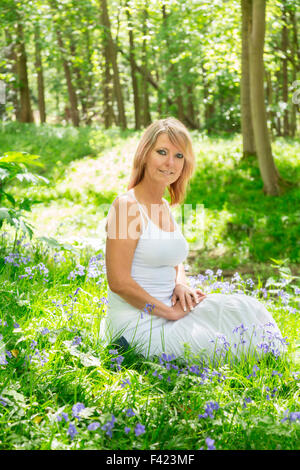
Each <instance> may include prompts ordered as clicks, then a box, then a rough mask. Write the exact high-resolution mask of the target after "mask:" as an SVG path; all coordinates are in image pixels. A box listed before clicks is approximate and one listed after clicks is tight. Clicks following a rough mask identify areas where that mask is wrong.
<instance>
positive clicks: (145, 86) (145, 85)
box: [142, 2, 151, 127]
mask: <svg viewBox="0 0 300 470" xmlns="http://www.w3.org/2000/svg"><path fill="white" fill-rule="evenodd" d="M147 18H148V11H147V2H146V5H145V8H144V11H143V34H144V39H143V47H142V64H143V68H144V71H146V70H147V68H148V61H147V40H146V35H147V23H146V22H147ZM142 90H143V126H144V127H147V126H148V125H149V124H150V123H151V115H150V105H149V92H148V80H147V75H146V73H144V74H143V75H142Z"/></svg>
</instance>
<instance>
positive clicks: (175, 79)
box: [162, 3, 185, 121]
mask: <svg viewBox="0 0 300 470" xmlns="http://www.w3.org/2000/svg"><path fill="white" fill-rule="evenodd" d="M162 15H163V23H164V28H165V34H166V43H167V47H168V49H169V50H171V47H170V45H171V43H170V39H169V29H168V16H169V15H170V13H169V15H168V14H167V11H166V4H165V3H163V5H162ZM168 73H169V74H171V77H172V88H173V96H174V101H175V103H176V107H177V118H178V119H179V120H180V121H184V115H185V113H184V104H183V98H182V94H181V81H180V75H179V71H178V66H177V64H174V63H171V65H170V67H169V72H168Z"/></svg>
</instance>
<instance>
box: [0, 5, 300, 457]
mask: <svg viewBox="0 0 300 470" xmlns="http://www.w3.org/2000/svg"><path fill="white" fill-rule="evenodd" d="M299 6H300V2H299V0H293V1H292V0H285V1H283V0H282V1H280V0H268V1H265V0H241V1H236V0H215V1H208V0H169V1H167V0H118V1H115V0H80V1H75V0H61V1H58V0H48V1H47V0H45V1H39V0H28V1H18V0H2V1H1V4H0V25H1V28H0V119H1V124H0V155H1V156H0V229H1V231H0V237H1V241H0V254H1V256H0V280H1V284H0V327H1V328H2V329H1V333H0V346H1V350H0V379H1V380H0V419H1V423H2V424H3V426H1V431H0V447H1V448H5V449H15V448H18V449H19V448H26V449H40V448H44V449H48V448H49V449H54V448H58V449H60V448H61V449H64V448H67V449H69V448H99V449H100V448H115V449H117V448H128V449H130V448H145V449H149V448H156V449H159V448H169V449H170V448H174V449H176V448H185V449H187V448H193V449H199V446H202V448H203V446H205V448H214V446H215V445H216V447H217V448H219V449H229V448H232V449H237V448H243V449H249V448H252V449H261V448H265V449H280V448H281V449H282V448H283V449H296V448H298V447H299V444H298V443H299V426H298V425H299V423H298V422H297V421H299V419H300V418H299V416H300V414H299V411H298V409H299V386H298V385H299V384H298V381H299V371H298V372H295V370H296V369H297V370H298V369H299V318H298V317H299V301H300V300H299V292H300V289H299V287H300V286H299V262H300V251H299V250H300V209H299V207H300V205H299V204H300V191H299V176H300V157H299V155H300V140H299V132H300V117H299V116H300V114H299V110H300V107H299V106H300V77H299V70H300V48H299ZM170 115H171V116H175V117H177V118H178V119H180V120H181V121H183V122H184V123H185V125H186V126H187V127H188V129H189V130H190V132H191V136H192V139H193V143H194V149H195V154H196V171H195V174H194V176H193V178H192V180H191V182H190V185H189V188H188V192H187V195H186V200H185V202H186V203H188V204H192V205H193V207H195V206H196V205H197V204H201V205H202V207H203V215H204V222H205V224H204V230H203V231H202V233H201V236H202V240H201V241H202V245H201V246H200V247H198V248H197V249H193V242H194V241H195V239H194V238H193V237H194V236H195V234H190V232H188V234H190V236H188V237H187V238H188V241H189V243H190V246H191V247H192V249H191V250H190V253H189V257H188V259H187V262H186V264H185V269H186V272H187V275H188V277H189V281H190V283H191V284H192V285H200V286H201V288H203V289H204V290H205V291H206V292H208V293H209V292H221V293H231V292H244V293H247V294H248V295H253V296H254V297H256V298H258V299H260V300H261V301H263V302H265V303H266V304H267V305H268V308H269V309H270V310H271V311H272V313H273V315H274V318H275V319H276V321H277V322H278V325H279V327H280V329H281V331H283V334H284V336H287V337H288V338H289V341H290V343H289V344H290V346H289V355H288V361H287V362H284V361H283V362H281V360H280V359H278V356H277V355H276V354H275V353H274V351H273V352H272V354H271V356H272V357H271V359H270V357H269V356H268V357H266V358H265V359H264V360H265V362H264V360H262V361H261V362H260V363H259V370H260V372H259V373H257V370H258V369H257V367H258V365H257V363H256V362H255V360H253V361H250V360H249V361H248V362H247V363H244V364H242V365H238V366H236V368H235V367H233V368H232V369H226V367H225V369H226V370H225V369H222V367H221V368H219V369H217V370H215V369H213V368H212V369H210V371H209V372H207V371H206V372H205V371H204V372H203V370H202V371H201V373H200V371H199V369H197V367H198V366H197V367H196V366H195V365H192V366H191V368H189V367H188V368H187V369H185V368H181V369H178V367H177V366H174V368H173V371H172V373H174V377H173V376H172V374H171V372H170V374H171V375H168V374H169V369H170V367H171V366H170V362H171V361H169V362H166V363H165V362H164V360H162V359H161V358H160V363H159V365H158V363H156V362H151V363H150V362H149V363H145V362H144V361H143V360H142V359H141V358H140V357H139V356H137V355H136V354H134V352H132V351H130V352H129V354H126V353H124V355H123V356H122V355H118V356H116V354H117V353H118V350H117V349H109V348H105V347H104V346H103V343H102V342H101V340H100V339H99V332H100V331H101V321H102V319H103V318H104V316H105V311H106V304H107V298H106V294H107V280H106V275H105V263H104V251H105V231H104V225H105V217H106V215H107V210H108V208H109V206H110V204H111V203H112V201H113V200H114V198H115V197H116V196H117V195H118V194H120V193H122V192H125V191H126V188H127V184H128V179H129V174H130V169H131V164H132V159H133V155H134V151H135V149H136V146H137V143H138V140H139V138H140V136H141V134H142V132H143V130H144V128H145V127H146V126H147V125H148V124H149V123H151V122H152V121H153V120H155V119H158V118H161V117H166V116H170ZM176 210H179V211H180V209H178V208H176ZM177 215H179V214H177ZM188 223H190V221H186V224H185V226H186V227H187V226H188ZM191 223H192V222H191ZM196 236H197V235H196ZM297 351H298V352H297ZM269 353H270V351H269ZM297 354H298V355H297ZM120 358H121V359H120ZM118 361H119V362H118ZM122 361H123V362H122ZM268 361H269V362H268ZM270 361H271V362H270ZM272 361H273V362H272ZM121 364H122V366H121ZM270 364H271V365H272V366H273V368H274V370H273V372H274V373H273V372H272V370H271V368H270V367H271V366H270ZM176 367H177V369H176ZM178 370H179V372H178ZM150 371H151V372H153V374H148V372H150ZM176 371H177V372H176ZM177 373H178V374H179V378H176V377H175V374H177ZM203 374H204V375H203ZM228 374H229V379H228V381H227V379H226V377H227V375H228ZM297 374H298V375H297ZM145 375H147V377H145ZM225 376H226V377H225ZM99 377H100V378H99ZM251 377H252V378H251ZM173 379H174V380H173ZM256 381H257V382H256ZM200 385H201V387H200V388H201V393H199V386H200ZM176 390H177V391H176ZM178 390H179V391H180V393H178ZM271 390H272V394H271ZM191 391H192V392H191ZM193 391H194V392H195V394H194V392H193ZM268 391H269V392H270V393H267V392H268ZM270 394H271V397H272V400H270ZM179 395H180V396H179ZM209 399H210V400H212V399H215V405H214V408H212V409H210V408H206V409H208V415H207V417H208V416H209V418H214V417H213V414H214V413H213V412H212V410H213V409H214V410H215V411H217V410H219V408H218V407H219V403H220V409H221V411H220V410H219V411H218V412H217V418H216V420H214V419H212V420H211V421H209V420H203V419H200V418H199V416H198V415H197V412H198V411H199V412H200V410H203V409H204V407H205V403H206V400H209ZM207 403H208V402H207ZM209 403H210V404H211V403H214V402H212V401H210V402H209ZM216 403H217V405H216ZM250 403H252V404H250ZM122 404H123V406H125V404H126V406H127V412H128V413H129V414H126V417H127V418H128V420H131V421H132V423H134V426H136V427H135V428H134V429H135V431H134V432H133V428H132V427H131V431H128V429H130V427H129V426H128V423H127V422H125V421H124V419H125V415H124V410H122V409H121V405H122ZM207 406H208V405H207ZM209 406H212V405H209ZM74 407H75V408H74ZM84 410H85V411H84ZM100 410H101V411H100ZM128 410H131V411H128ZM80 413H81V414H80ZM132 413H133V414H132ZM187 413H188V415H187ZM189 413H191V415H189ZM293 413H294V414H293ZM295 413H296V414H295ZM297 413H298V414H297ZM111 416H113V417H114V418H112V417H111ZM187 416H188V417H187ZM67 418H68V419H67ZM69 418H70V420H71V419H72V422H69ZM115 419H116V421H115ZM115 422H116V423H117V424H115ZM66 423H67V424H66ZM95 423H96V424H95ZM283 423H284V424H283ZM266 424H268V430H267V431H266ZM125 425H126V426H125ZM64 426H65V427H64ZM90 426H91V427H90ZM124 426H125V428H124ZM130 426H132V424H131V425H130ZM297 426H298V427H297ZM89 427H90V428H89ZM98 428H99V429H98ZM113 428H114V431H113V435H114V439H111V437H112V429H113ZM124 429H125V431H124ZM93 431H96V433H98V432H99V433H100V434H99V435H98V434H95V435H93V434H92V433H93ZM101 431H103V432H102V434H101ZM212 438H213V439H212Z"/></svg>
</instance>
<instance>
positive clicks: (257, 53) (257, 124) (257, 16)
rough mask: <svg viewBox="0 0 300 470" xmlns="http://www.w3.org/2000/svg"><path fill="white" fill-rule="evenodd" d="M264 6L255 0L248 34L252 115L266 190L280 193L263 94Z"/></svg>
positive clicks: (259, 0) (263, 1) (267, 192)
mask: <svg viewBox="0 0 300 470" xmlns="http://www.w3.org/2000/svg"><path fill="white" fill-rule="evenodd" d="M265 9H266V0H252V25H251V33H250V37H249V39H250V41H249V63H250V98H251V115H252V123H253V131H254V139H255V147H256V150H257V156H258V163H259V169H260V174H261V177H262V180H263V184H264V192H265V193H266V194H268V195H272V196H277V195H278V194H279V186H278V177H279V175H278V172H277V169H276V166H275V163H274V159H273V155H272V149H271V143H270V138H269V131H268V127H267V116H266V107H265V96H264V61H263V51H264V37H265Z"/></svg>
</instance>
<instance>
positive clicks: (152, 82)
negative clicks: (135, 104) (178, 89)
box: [119, 47, 197, 129]
mask: <svg viewBox="0 0 300 470" xmlns="http://www.w3.org/2000/svg"><path fill="white" fill-rule="evenodd" d="M119 51H120V52H121V54H122V55H124V56H125V57H126V59H127V60H129V57H128V56H127V54H125V52H124V51H123V50H122V49H121V48H120V47H119ZM135 67H136V70H137V71H138V72H139V73H140V74H141V75H143V74H145V76H146V77H147V80H148V83H150V85H151V86H153V88H155V90H157V91H158V92H161V93H162V91H161V89H160V87H159V85H158V83H157V82H156V81H155V80H154V78H153V77H152V75H151V73H150V72H149V70H147V69H145V67H143V66H140V65H138V64H137V63H136V62H135ZM166 101H167V104H168V106H172V105H173V104H174V103H173V101H172V100H171V98H169V97H167V99H166ZM184 119H185V121H186V122H187V124H188V125H189V126H190V127H191V128H192V129H197V125H196V124H195V123H194V122H192V120H191V119H190V118H189V116H187V115H186V114H185V115H184Z"/></svg>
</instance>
